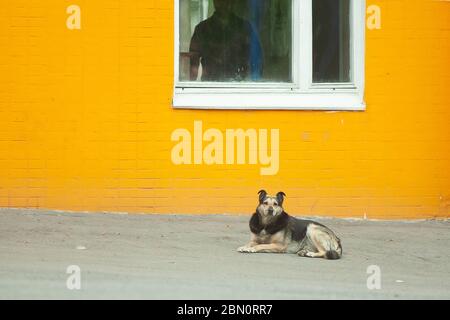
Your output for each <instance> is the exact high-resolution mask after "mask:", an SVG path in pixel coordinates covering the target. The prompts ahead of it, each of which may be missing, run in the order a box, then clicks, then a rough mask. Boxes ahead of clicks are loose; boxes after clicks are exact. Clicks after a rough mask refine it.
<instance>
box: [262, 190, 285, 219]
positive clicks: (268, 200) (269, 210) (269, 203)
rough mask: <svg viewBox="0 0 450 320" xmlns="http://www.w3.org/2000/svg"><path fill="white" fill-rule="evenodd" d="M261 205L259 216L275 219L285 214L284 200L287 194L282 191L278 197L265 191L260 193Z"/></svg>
mask: <svg viewBox="0 0 450 320" xmlns="http://www.w3.org/2000/svg"><path fill="white" fill-rule="evenodd" d="M258 194H259V205H258V207H257V208H256V211H258V212H259V214H261V215H263V216H267V217H275V216H277V215H279V214H281V213H282V212H283V200H284V197H285V196H286V194H285V193H284V192H282V191H280V192H278V193H277V195H276V196H270V195H268V194H267V192H266V191H265V190H261V191H259V192H258Z"/></svg>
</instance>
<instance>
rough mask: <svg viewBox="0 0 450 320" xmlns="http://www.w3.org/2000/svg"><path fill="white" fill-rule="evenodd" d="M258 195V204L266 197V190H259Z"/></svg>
mask: <svg viewBox="0 0 450 320" xmlns="http://www.w3.org/2000/svg"><path fill="white" fill-rule="evenodd" d="M258 194H259V203H263V201H264V199H265V198H266V196H267V192H266V190H259V191H258Z"/></svg>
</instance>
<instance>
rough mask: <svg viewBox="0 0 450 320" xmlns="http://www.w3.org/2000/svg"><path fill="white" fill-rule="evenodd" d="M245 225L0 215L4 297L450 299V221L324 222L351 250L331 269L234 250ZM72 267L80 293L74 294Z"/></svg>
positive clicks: (225, 220)
mask: <svg viewBox="0 0 450 320" xmlns="http://www.w3.org/2000/svg"><path fill="white" fill-rule="evenodd" d="M248 219H249V216H227V215H209V216H191V215H123V214H104V213H64V212H56V211H37V210H21V209H0V299H359V298H362V299H449V298H450V255H449V253H450V250H449V248H450V232H449V231H450V222H449V221H448V220H445V221H435V220H430V221H407V222H402V221H365V220H343V219H320V220H318V221H320V222H321V223H324V224H326V225H328V226H329V227H331V228H332V229H333V230H335V232H336V233H337V234H338V236H339V237H340V238H341V239H342V243H343V248H344V256H343V259H341V260H337V261H327V260H323V259H310V258H300V257H298V256H296V255H289V254H241V253H238V252H236V248H237V247H239V246H241V245H243V244H245V243H246V242H247V241H248V239H249V230H248ZM70 265H76V266H79V268H80V270H81V274H80V279H81V290H69V289H67V286H66V281H67V278H68V277H69V274H67V273H66V270H67V267H68V266H70ZM371 265H376V266H378V267H379V268H380V271H381V289H379V290H378V289H374V290H369V289H368V288H367V279H368V277H369V276H370V274H368V273H367V268H368V267H369V266H371Z"/></svg>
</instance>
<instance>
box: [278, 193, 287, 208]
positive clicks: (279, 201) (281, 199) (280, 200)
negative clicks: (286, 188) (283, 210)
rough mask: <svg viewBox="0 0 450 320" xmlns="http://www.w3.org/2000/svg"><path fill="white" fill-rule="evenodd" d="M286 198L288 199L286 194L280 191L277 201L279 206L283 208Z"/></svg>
mask: <svg viewBox="0 0 450 320" xmlns="http://www.w3.org/2000/svg"><path fill="white" fill-rule="evenodd" d="M284 197H286V194H285V193H284V192H283V191H280V192H278V193H277V200H278V205H279V206H281V205H282V204H283V201H284Z"/></svg>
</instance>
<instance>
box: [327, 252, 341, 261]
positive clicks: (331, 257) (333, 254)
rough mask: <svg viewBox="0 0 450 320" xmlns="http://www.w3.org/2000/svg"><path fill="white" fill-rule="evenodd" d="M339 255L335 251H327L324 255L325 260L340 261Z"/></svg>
mask: <svg viewBox="0 0 450 320" xmlns="http://www.w3.org/2000/svg"><path fill="white" fill-rule="evenodd" d="M340 258H341V255H340V254H339V253H338V252H337V251H335V250H329V251H327V252H326V253H325V259H328V260H337V259H340Z"/></svg>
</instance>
